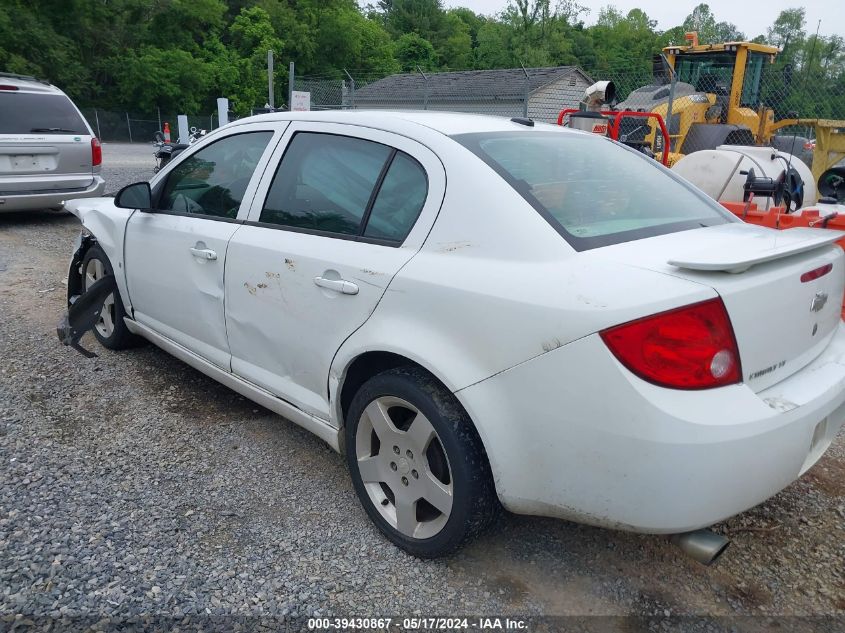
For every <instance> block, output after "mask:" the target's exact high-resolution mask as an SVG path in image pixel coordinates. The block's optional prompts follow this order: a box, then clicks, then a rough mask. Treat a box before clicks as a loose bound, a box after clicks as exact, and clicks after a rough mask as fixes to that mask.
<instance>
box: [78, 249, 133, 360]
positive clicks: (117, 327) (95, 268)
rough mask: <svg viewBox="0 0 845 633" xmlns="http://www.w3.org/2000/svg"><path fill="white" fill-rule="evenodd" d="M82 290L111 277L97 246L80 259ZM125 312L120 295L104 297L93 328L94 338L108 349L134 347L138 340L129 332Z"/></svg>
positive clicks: (108, 263) (109, 265) (107, 264)
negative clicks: (106, 277) (125, 321)
mask: <svg viewBox="0 0 845 633" xmlns="http://www.w3.org/2000/svg"><path fill="white" fill-rule="evenodd" d="M81 268H82V290H83V291H85V290H88V288H90V287H91V286H92V285H93V284H94V282H96V281H99V280H100V279H102V278H103V277H104V276H105V275H113V274H114V270H113V269H112V266H111V262H109V258H108V257H107V256H106V254H105V253H104V252H103V250H102V249H101V248H100V247H99V246H92V247H91V248H89V249H88V252H87V253H85V257H83V258H82V267H81ZM125 316H126V311H125V310H124V308H123V302H122V301H121V300H120V294H119V293H118V291H117V290H115V291H114V292H113V293H112V294H110V295H109V296H108V297H106V300H105V302H104V303H103V309H102V311H101V312H100V320H99V322H98V323H97V324H96V325H95V326H94V336H95V337H97V340H98V341H100V344H101V345H103V346H104V347H108V348H109V349H115V350H118V349H126V348H129V347H134V346H135V345H137V344H138V342H139V341H140V339H139V338H138V337H137V336H135V335H134V334H132V332H130V331H129V328H127V327H126V323H124V321H123V317H125Z"/></svg>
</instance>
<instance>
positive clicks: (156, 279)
mask: <svg viewBox="0 0 845 633" xmlns="http://www.w3.org/2000/svg"><path fill="white" fill-rule="evenodd" d="M284 125H285V124H284V123H278V122H267V123H251V124H246V125H239V126H235V127H234V128H232V129H231V130H229V131H228V132H227V133H226V134H224V135H222V136H220V135H215V136H214V137H210V138H209V139H207V142H204V143H202V144H200V145H199V146H197V149H196V150H188V151H186V153H185V156H183V157H180V159H179V160H178V163H176V164H174V166H173V167H172V168H170V169H168V170H167V171H166V172H164V173H163V174H162V175H161V177H160V178H158V179H156V181H155V183H154V186H153V198H154V203H155V206H156V208H155V209H154V210H153V212H141V211H139V212H136V213H135V214H133V215H132V217H131V218H130V219H129V223H128V225H127V227H126V238H125V242H124V250H125V255H124V261H125V263H126V281H127V287H128V290H129V296H130V299H131V303H132V307H133V313H134V318H135V320H136V321H137V322H138V323H141V324H142V325H145V326H147V327H149V328H150V329H152V330H154V331H156V332H157V333H159V334H161V335H163V336H165V337H167V338H169V339H171V340H172V341H175V342H176V343H179V344H180V345H182V346H184V347H186V348H187V349H189V350H191V351H192V352H194V353H196V354H198V355H200V356H202V357H203V358H205V359H206V360H208V361H210V362H212V363H214V364H215V365H217V366H218V367H221V368H223V369H226V370H229V369H230V364H229V360H230V353H229V344H228V341H227V337H226V324H225V322H224V316H223V271H224V262H225V259H226V249H227V246H228V244H229V240H230V239H231V237H232V235H234V233H235V231H237V230H238V227H240V226H241V222H242V221H243V219H245V217H246V215H247V212H248V209H249V203H250V201H251V200H252V197H253V195H254V193H255V189H256V187H257V184H258V182H259V180H260V177H261V172H262V171H263V169H264V168H265V166H266V164H267V160H268V158H269V156H270V154H271V152H272V150H273V148H274V146H275V144H276V142H278V139H279V137H280V136H281V133H282V131H283V129H284Z"/></svg>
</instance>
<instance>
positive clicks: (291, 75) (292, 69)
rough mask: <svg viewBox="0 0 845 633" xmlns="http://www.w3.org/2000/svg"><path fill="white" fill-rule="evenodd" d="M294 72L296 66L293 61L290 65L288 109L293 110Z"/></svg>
mask: <svg viewBox="0 0 845 633" xmlns="http://www.w3.org/2000/svg"><path fill="white" fill-rule="evenodd" d="M293 73H294V66H293V62H291V63H290V66H289V67H288V111H292V110H293Z"/></svg>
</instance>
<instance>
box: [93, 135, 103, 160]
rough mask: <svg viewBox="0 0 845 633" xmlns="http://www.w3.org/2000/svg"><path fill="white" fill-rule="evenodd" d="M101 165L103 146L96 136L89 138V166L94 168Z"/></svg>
mask: <svg viewBox="0 0 845 633" xmlns="http://www.w3.org/2000/svg"><path fill="white" fill-rule="evenodd" d="M102 163H103V146H102V145H100V140H99V139H98V138H97V137H96V136H92V137H91V166H92V167H96V166H97V165H101V164H102Z"/></svg>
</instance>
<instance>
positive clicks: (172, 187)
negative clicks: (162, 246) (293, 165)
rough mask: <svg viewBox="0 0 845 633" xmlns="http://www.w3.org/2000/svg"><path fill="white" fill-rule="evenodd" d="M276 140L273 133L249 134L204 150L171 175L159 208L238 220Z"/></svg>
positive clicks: (212, 145) (236, 136) (178, 166)
mask: <svg viewBox="0 0 845 633" xmlns="http://www.w3.org/2000/svg"><path fill="white" fill-rule="evenodd" d="M272 137H273V133H272V132H246V133H244V134H234V135H232V136H227V137H225V138H222V139H220V140H219V141H215V142H214V143H212V144H210V145H207V146H206V147H203V148H202V149H201V150H199V151H198V152H195V153H194V154H193V155H191V156H190V157H188V158H186V159H185V160H184V161H182V162H181V163H179V164H178V165H177V166H176V167H174V168H173V171H172V172H170V174H169V175H168V177H167V182H166V183H165V184H164V188H163V189H162V192H161V197H160V198H159V202H158V208H159V209H160V210H162V211H173V212H175V213H187V214H192V215H205V216H211V217H215V218H228V219H234V218H235V217H237V215H238V209H239V208H240V206H241V202H242V201H243V197H244V194H245V193H246V188H247V186H248V185H249V181H250V179H251V178H252V174H253V172H255V167H256V166H257V165H258V161H259V160H261V155H262V154H263V153H264V149H265V148H266V147H267V143H269V142H270V139H271V138H272Z"/></svg>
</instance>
